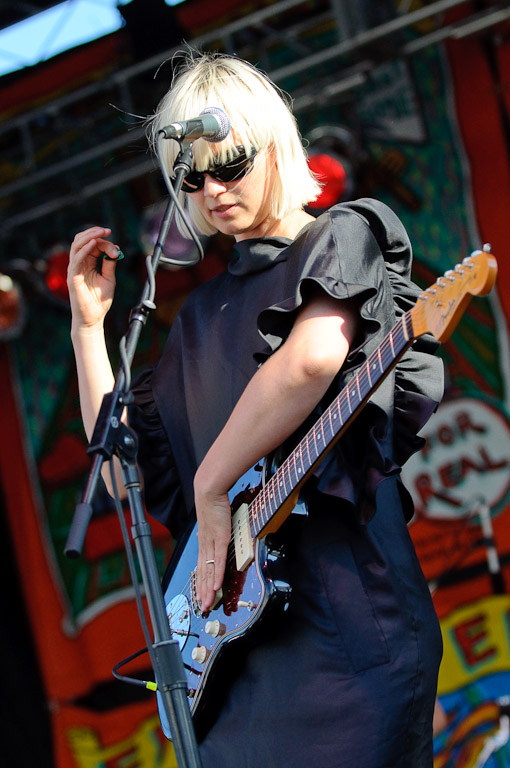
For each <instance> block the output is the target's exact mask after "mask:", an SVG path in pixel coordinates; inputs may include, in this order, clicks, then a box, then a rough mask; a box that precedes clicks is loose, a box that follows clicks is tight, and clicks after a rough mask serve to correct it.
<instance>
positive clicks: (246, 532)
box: [232, 504, 255, 572]
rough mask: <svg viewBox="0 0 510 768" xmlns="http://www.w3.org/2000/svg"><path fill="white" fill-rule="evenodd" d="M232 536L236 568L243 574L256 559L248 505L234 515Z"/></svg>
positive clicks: (243, 505)
mask: <svg viewBox="0 0 510 768" xmlns="http://www.w3.org/2000/svg"><path fill="white" fill-rule="evenodd" d="M232 535H233V538H234V548H235V553H236V568H237V570H238V571H241V572H242V571H245V570H246V568H248V566H249V565H250V563H252V562H253V558H254V557H255V550H254V547H253V537H252V535H251V529H250V517H249V514H248V504H241V506H240V507H239V508H238V509H236V511H235V512H234V514H233V515H232Z"/></svg>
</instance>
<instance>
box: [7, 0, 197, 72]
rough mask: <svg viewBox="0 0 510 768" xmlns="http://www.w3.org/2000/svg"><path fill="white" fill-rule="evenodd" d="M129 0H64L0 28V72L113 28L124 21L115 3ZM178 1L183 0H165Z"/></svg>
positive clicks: (56, 51) (95, 37) (43, 59)
mask: <svg viewBox="0 0 510 768" xmlns="http://www.w3.org/2000/svg"><path fill="white" fill-rule="evenodd" d="M127 2H130V0H66V2H63V3H60V4H59V5H56V6H55V7H54V8H50V9H49V10H47V11H43V12H42V13H38V14H36V15H35V16H31V17H30V18H28V19H26V20H25V21H20V22H19V23H18V24H14V25H13V26H11V27H7V28H6V29H3V30H0V75H5V74H7V73H8V72H14V71H16V70H18V69H22V68H23V67H26V66H30V65H32V64H38V63H39V62H41V61H45V60H46V59H49V58H51V57H52V56H55V55H56V54H57V53H61V52H62V51H66V50H69V49H70V48H74V47H75V46H76V45H81V44H82V43H87V42H89V41H90V40H96V39H97V38H98V37H103V35H107V34H109V33H110V32H115V30H117V29H119V28H120V27H121V26H122V24H123V19H122V16H121V14H120V12H119V11H118V10H117V6H118V5H126V4H127ZM165 2H166V3H167V5H177V4H178V3H179V2H183V0H165Z"/></svg>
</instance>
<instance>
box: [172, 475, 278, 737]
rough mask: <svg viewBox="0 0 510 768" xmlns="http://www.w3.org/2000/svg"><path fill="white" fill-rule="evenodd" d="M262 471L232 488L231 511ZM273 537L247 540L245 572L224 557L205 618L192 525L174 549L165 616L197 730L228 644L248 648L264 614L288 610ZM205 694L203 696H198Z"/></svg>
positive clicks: (250, 493)
mask: <svg viewBox="0 0 510 768" xmlns="http://www.w3.org/2000/svg"><path fill="white" fill-rule="evenodd" d="M263 474H264V468H263V467H261V466H260V465H257V467H256V468H253V469H251V470H250V471H249V472H247V473H246V474H245V475H243V477H242V478H241V479H240V480H239V481H238V482H237V483H236V485H235V486H234V487H233V488H232V490H231V492H230V494H229V496H230V501H231V504H232V509H233V510H234V513H235V510H236V509H238V508H239V507H240V506H241V505H243V504H248V503H249V502H250V501H251V500H252V498H254V496H256V494H257V493H258V491H260V488H261V487H262V484H263ZM272 539H273V540H274V537H273V536H267V537H263V538H261V539H254V540H253V558H252V559H251V563H250V564H249V565H248V566H247V567H246V569H245V570H243V571H242V572H240V571H239V570H237V567H236V560H235V555H234V552H233V547H232V551H231V552H229V557H228V560H227V567H226V571H225V578H224V582H223V589H222V593H221V594H219V596H218V599H217V602H216V604H215V606H214V607H213V609H212V610H211V611H209V613H208V614H205V615H204V614H202V612H201V610H200V606H199V605H198V603H197V600H196V595H195V583H194V577H195V568H196V564H197V559H198V537H197V526H196V524H195V525H193V526H192V527H191V528H190V530H189V532H188V533H187V534H186V535H185V536H183V538H182V539H181V541H180V542H179V545H178V547H177V548H176V550H175V552H174V554H173V555H172V558H171V560H170V563H169V566H168V568H167V571H166V573H165V576H164V579H163V590H164V601H165V608H166V613H167V616H168V621H169V624H170V628H171V630H172V636H173V639H174V640H176V641H177V642H178V643H179V647H180V651H181V655H182V660H183V663H184V668H185V671H186V677H187V682H188V699H189V705H190V711H191V714H192V716H193V720H194V724H195V727H196V728H199V726H200V723H201V721H202V719H203V718H204V713H205V710H206V705H207V701H208V700H209V696H210V695H211V693H212V689H214V687H215V686H214V682H215V681H218V678H219V676H220V673H221V669H222V663H223V661H225V660H226V658H227V657H228V656H229V650H230V649H231V646H232V644H234V643H235V644H236V645H240V644H241V643H242V642H243V641H245V642H247V641H248V635H249V640H250V641H251V642H253V640H254V639H255V637H256V633H255V632H252V630H253V629H255V625H256V624H257V625H258V624H259V622H260V620H261V618H262V616H264V618H266V617H267V616H269V615H270V614H271V612H272V611H271V610H268V608H271V609H272V608H273V607H280V609H282V608H283V609H284V608H286V607H287V605H288V597H289V594H290V587H289V585H288V584H287V583H286V582H285V581H284V579H283V578H282V573H283V560H284V553H283V549H282V548H279V547H277V546H276V545H273V544H272V543H271V540H272ZM204 691H206V693H204ZM158 707H159V715H160V720H161V725H162V728H163V732H164V734H165V736H166V737H167V738H169V739H170V738H171V732H170V727H169V724H168V721H167V718H166V714H165V711H164V708H163V706H162V702H161V701H160V700H159V693H158Z"/></svg>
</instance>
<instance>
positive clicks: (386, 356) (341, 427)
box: [249, 310, 415, 537]
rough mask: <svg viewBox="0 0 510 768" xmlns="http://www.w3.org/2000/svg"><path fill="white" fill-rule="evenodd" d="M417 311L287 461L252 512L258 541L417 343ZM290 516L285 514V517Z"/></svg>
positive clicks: (373, 356)
mask: <svg viewBox="0 0 510 768" xmlns="http://www.w3.org/2000/svg"><path fill="white" fill-rule="evenodd" d="M412 312H413V310H410V311H409V312H406V313H405V314H404V315H403V316H402V317H401V318H400V319H399V320H398V321H397V323H396V324H395V325H394V326H393V328H392V329H391V331H390V332H389V333H388V334H387V335H386V336H385V337H384V339H383V340H382V342H381V343H380V344H379V346H378V347H377V349H375V350H374V352H372V354H371V355H370V357H368V359H367V360H366V361H365V362H364V363H363V365H361V366H360V368H359V369H358V370H357V372H356V374H355V375H354V376H353V378H352V379H351V380H350V381H349V383H348V384H347V385H346V386H345V387H344V388H343V389H342V391H341V392H340V394H339V395H337V397H335V399H334V400H333V402H332V403H331V404H330V405H329V407H328V408H327V409H326V410H325V411H324V413H323V414H322V415H321V417H320V418H319V419H318V420H317V421H316V422H315V424H314V425H313V427H312V428H311V429H310V430H309V432H308V433H307V434H306V435H305V436H304V438H303V439H302V440H301V441H300V442H299V443H298V445H297V446H296V448H295V449H294V450H293V451H292V453H291V454H290V455H289V456H288V457H287V458H286V459H285V461H284V462H283V464H282V465H281V466H280V467H279V468H278V470H277V471H276V472H275V474H274V475H272V477H271V478H270V479H269V480H268V482H267V483H266V485H265V486H264V487H263V488H262V489H261V491H260V492H259V494H258V495H257V496H256V497H255V499H253V501H252V502H251V504H250V506H249V516H250V528H251V533H252V536H253V537H257V536H261V535H266V534H267V533H270V532H273V531H274V530H277V529H278V528H279V527H280V525H281V523H282V522H283V520H284V519H285V518H286V517H287V516H288V514H290V511H291V509H292V507H293V506H294V504H293V503H292V506H291V505H290V503H289V502H290V501H291V499H292V497H295V495H296V493H297V492H298V491H299V490H300V488H301V486H302V485H303V483H304V482H305V480H307V478H308V477H309V476H310V475H311V474H312V472H313V471H314V469H315V468H316V466H317V465H318V464H319V463H320V461H321V460H322V459H323V458H324V456H325V455H326V453H327V452H328V451H329V450H330V449H331V448H332V447H333V445H334V444H335V442H336V441H337V440H338V439H339V438H340V436H341V435H342V433H343V432H344V431H345V430H346V429H347V427H348V426H349V425H350V423H351V422H352V421H353V419H354V418H355V417H356V416H357V415H358V413H359V412H360V411H361V409H362V408H363V406H364V404H365V402H366V401H367V400H368V399H369V397H370V395H371V394H372V393H373V392H374V390H375V389H376V388H377V386H378V385H379V384H381V383H382V381H383V380H384V378H385V377H386V376H387V374H388V373H389V372H390V370H391V369H392V367H393V366H394V365H395V363H396V362H397V360H398V359H399V358H400V357H401V355H402V354H403V353H404V352H405V350H406V349H407V348H408V347H410V346H411V344H412V342H413V341H414V338H415V336H414V334H413V318H412ZM282 510H285V513H284V514H282V513H281V511H282Z"/></svg>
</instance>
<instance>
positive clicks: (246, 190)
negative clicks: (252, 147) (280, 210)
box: [192, 149, 276, 241]
mask: <svg viewBox="0 0 510 768" xmlns="http://www.w3.org/2000/svg"><path fill="white" fill-rule="evenodd" d="M275 173H276V169H275V162H274V159H273V156H272V153H271V152H270V151H269V150H268V149H262V150H260V151H259V152H258V153H257V156H256V157H255V161H254V164H253V168H252V170H251V171H250V173H248V174H247V175H246V176H244V177H243V178H242V179H239V180H237V181H230V182H224V181H220V180H218V179H213V178H212V176H209V175H208V174H207V173H206V174H205V177H204V178H205V181H204V188H203V189H201V190H199V191H198V192H193V194H192V199H193V202H194V203H195V204H196V205H198V207H199V208H200V211H201V213H202V214H203V216H204V217H205V218H206V219H207V221H208V222H209V223H210V224H211V225H212V226H213V227H214V228H215V229H218V230H219V231H220V232H222V233H223V234H225V235H233V236H234V238H235V240H237V241H239V240H247V239H248V238H253V237H263V236H264V235H267V234H269V232H270V230H271V228H272V227H273V225H274V224H275V222H274V221H273V219H272V218H271V217H270V195H269V193H270V190H271V185H272V183H273V179H274V176H275Z"/></svg>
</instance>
